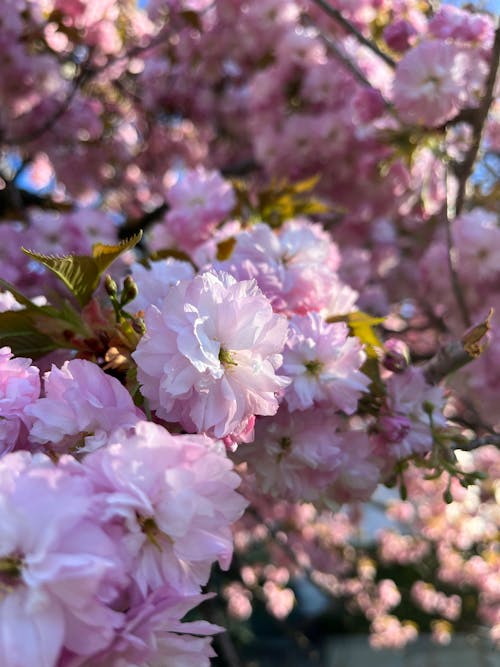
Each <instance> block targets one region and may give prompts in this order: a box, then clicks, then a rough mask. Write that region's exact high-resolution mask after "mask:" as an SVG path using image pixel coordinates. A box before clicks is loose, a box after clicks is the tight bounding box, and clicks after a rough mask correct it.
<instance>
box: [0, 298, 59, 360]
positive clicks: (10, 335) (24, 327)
mask: <svg viewBox="0 0 500 667" xmlns="http://www.w3.org/2000/svg"><path fill="white" fill-rule="evenodd" d="M4 346H8V347H10V348H11V350H12V352H13V354H14V355H15V356H16V357H29V358H31V359H36V358H37V357H41V356H43V355H44V354H48V353H49V352H52V351H54V350H56V349H57V348H58V347H59V345H58V344H57V343H56V342H55V341H54V340H52V338H50V337H49V336H47V335H45V334H44V333H42V332H41V331H39V330H38V328H37V326H36V322H35V319H34V317H33V313H32V312H30V311H29V310H9V311H6V312H5V313H0V347H4Z"/></svg>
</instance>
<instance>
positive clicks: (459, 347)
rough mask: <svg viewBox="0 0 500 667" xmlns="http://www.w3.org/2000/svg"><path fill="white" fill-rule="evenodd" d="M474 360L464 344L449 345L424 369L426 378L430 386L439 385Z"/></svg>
mask: <svg viewBox="0 0 500 667" xmlns="http://www.w3.org/2000/svg"><path fill="white" fill-rule="evenodd" d="M473 359H474V357H473V356H472V355H471V354H470V353H469V352H467V350H466V349H465V347H464V344H463V343H462V342H460V341H453V342H452V343H447V344H446V345H444V346H443V347H442V348H440V349H439V350H438V351H437V353H436V354H435V355H434V356H433V357H432V359H430V361H428V362H427V363H426V364H425V365H424V366H423V367H422V369H423V372H424V378H425V380H426V382H428V383H429V384H438V383H439V382H441V380H443V379H444V378H445V377H446V376H447V375H449V374H450V373H453V372H454V371H458V369H459V368H462V367H463V366H465V365H466V364H468V363H470V362H471V361H473Z"/></svg>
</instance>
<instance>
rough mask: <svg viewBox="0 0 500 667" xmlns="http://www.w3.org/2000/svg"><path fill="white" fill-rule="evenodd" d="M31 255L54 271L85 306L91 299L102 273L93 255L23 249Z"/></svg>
mask: <svg viewBox="0 0 500 667" xmlns="http://www.w3.org/2000/svg"><path fill="white" fill-rule="evenodd" d="M22 250H23V252H25V253H26V254H27V255H28V256H29V257H31V258H32V259H34V260H36V261H37V262H39V263H40V264H42V265H43V266H45V267H46V268H47V269H49V270H50V271H52V273H54V274H55V275H56V276H57V277H58V278H59V279H60V280H61V281H62V282H63V283H64V284H65V285H66V287H67V288H68V289H69V290H70V292H72V294H74V295H75V297H76V298H77V300H78V303H79V304H80V305H81V306H84V305H85V304H86V303H88V301H89V300H90V298H91V296H92V294H93V293H94V292H95V290H96V289H97V286H98V284H99V278H100V273H99V270H98V267H97V263H96V261H95V259H94V258H93V257H87V256H86V255H66V256H65V257H56V256H54V255H40V254H38V253H36V252H33V251H32V250H26V249H25V248H23V249H22Z"/></svg>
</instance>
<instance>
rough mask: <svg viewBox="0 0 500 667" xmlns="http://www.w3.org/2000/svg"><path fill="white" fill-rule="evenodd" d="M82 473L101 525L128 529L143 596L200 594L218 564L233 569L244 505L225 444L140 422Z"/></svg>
mask: <svg viewBox="0 0 500 667" xmlns="http://www.w3.org/2000/svg"><path fill="white" fill-rule="evenodd" d="M85 466H86V468H87V470H88V471H89V473H90V475H91V477H92V479H93V482H94V485H95V488H96V491H97V492H98V493H100V494H102V503H103V508H102V514H103V517H104V519H105V520H107V521H114V522H115V523H116V522H119V523H120V524H121V525H123V528H122V530H123V531H124V533H125V535H124V536H123V537H122V540H121V544H122V549H123V551H124V556H123V557H124V559H126V560H127V561H128V563H129V565H128V569H129V571H130V573H131V576H132V578H133V580H134V581H135V582H136V584H137V586H138V587H139V590H140V591H141V594H142V595H143V596H146V595H147V594H148V593H149V592H150V591H152V590H154V589H155V588H158V587H161V586H162V585H163V584H165V583H167V582H168V583H169V584H170V585H171V586H172V587H174V588H176V589H177V590H178V591H180V592H183V593H185V592H187V593H189V594H191V593H196V592H198V590H199V586H200V585H203V584H205V583H206V581H207V579H208V576H209V573H210V568H211V565H212V563H213V562H214V561H215V560H218V561H219V564H220V565H221V567H223V568H227V567H229V563H230V561H231V557H232V535H231V527H230V526H231V523H233V522H234V521H236V519H238V518H239V517H240V516H241V514H242V512H243V510H244V508H245V506H246V501H245V500H244V499H243V497H242V496H240V495H239V494H237V493H236V492H235V489H236V487H237V486H238V485H239V483H240V478H239V477H238V475H237V474H236V473H234V472H233V471H232V467H233V466H232V463H231V462H230V461H229V460H228V459H227V457H226V454H225V448H224V447H223V445H222V443H220V442H219V443H217V442H214V441H213V440H211V439H209V438H208V437H206V436H197V435H179V436H172V435H170V433H169V432H168V431H167V430H166V429H164V428H163V427H162V426H159V425H157V424H153V423H151V422H145V421H142V422H139V423H138V424H137V426H136V427H135V429H134V431H133V432H129V431H125V430H119V431H117V432H115V433H114V434H112V435H111V436H110V438H109V444H108V446H107V447H104V448H101V449H99V450H97V451H95V452H93V453H91V454H90V455H88V456H87V457H86V459H85Z"/></svg>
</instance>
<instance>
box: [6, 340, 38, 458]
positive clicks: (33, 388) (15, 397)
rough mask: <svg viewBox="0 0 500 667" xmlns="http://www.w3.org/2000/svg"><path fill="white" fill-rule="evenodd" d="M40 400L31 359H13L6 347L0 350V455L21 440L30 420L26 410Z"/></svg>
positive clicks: (36, 377)
mask: <svg viewBox="0 0 500 667" xmlns="http://www.w3.org/2000/svg"><path fill="white" fill-rule="evenodd" d="M39 396H40V371H39V370H38V368H37V367H36V366H32V365H31V359H25V358H23V357H14V355H13V354H12V352H11V351H10V348H9V347H2V348H0V452H1V453H4V452H8V451H10V450H12V449H14V447H15V446H16V444H18V442H19V439H20V437H21V435H22V434H24V439H25V438H26V435H27V428H29V427H30V426H31V422H32V419H31V417H30V415H29V414H28V412H27V408H28V406H30V405H32V404H33V403H35V401H37V400H38V398H39Z"/></svg>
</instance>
